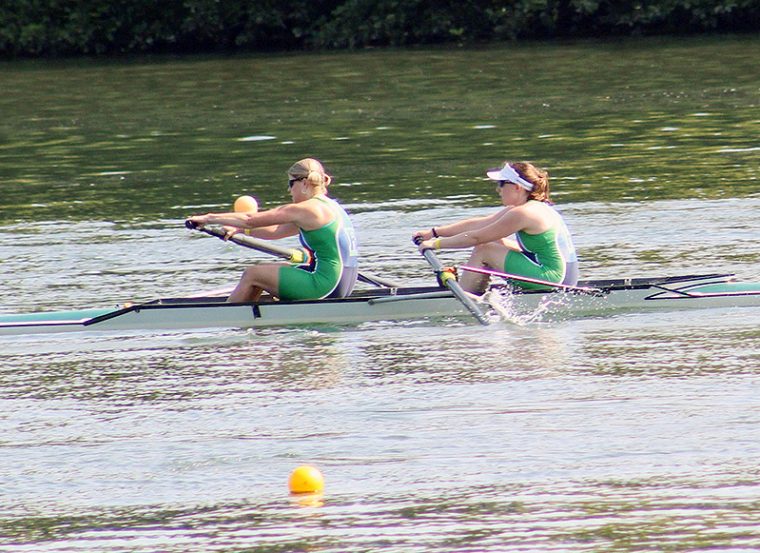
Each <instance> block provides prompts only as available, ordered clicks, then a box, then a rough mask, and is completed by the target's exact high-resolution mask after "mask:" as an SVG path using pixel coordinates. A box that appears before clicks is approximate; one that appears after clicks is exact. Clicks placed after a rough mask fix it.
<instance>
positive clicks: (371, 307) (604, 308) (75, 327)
mask: <svg viewBox="0 0 760 553" xmlns="http://www.w3.org/2000/svg"><path fill="white" fill-rule="evenodd" d="M731 277H732V275H722V274H710V275H690V276H677V277H663V278H638V279H619V280H591V281H583V282H580V283H579V285H578V287H574V288H573V289H570V290H567V289H564V290H563V289H552V290H543V291H520V290H514V291H511V292H509V293H505V291H506V290H508V288H507V287H505V286H504V285H495V286H493V287H492V289H491V297H492V298H493V297H498V299H499V302H500V303H501V304H502V305H503V304H504V303H506V304H508V305H509V307H510V310H511V311H513V312H515V313H520V312H524V313H531V312H535V310H537V309H541V310H542V312H547V313H550V314H551V315H552V316H555V315H556V316H559V317H563V316H589V315H592V316H593V315H603V314H608V313H610V312H615V311H648V310H663V309H664V310H676V309H705V308H718V307H724V308H733V307H760V282H750V283H746V282H745V283H742V282H735V281H733V280H732V278H731ZM482 307H483V310H484V311H487V310H488V305H482ZM468 315H471V313H470V312H469V311H468V309H467V308H466V307H465V306H464V305H463V303H462V302H461V301H460V299H459V298H457V297H456V296H455V295H454V294H453V293H452V291H451V290H449V289H446V288H442V287H416V288H384V289H373V290H360V291H356V292H355V293H354V294H352V295H351V296H350V297H348V298H343V299H325V300H316V301H296V302H285V301H271V300H270V301H260V302H257V303H241V304H230V303H225V301H224V298H219V297H188V298H171V299H159V300H154V301H151V302H147V303H141V304H135V305H132V304H125V305H121V306H117V307H115V308H101V309H86V310H78V311H56V312H36V313H26V314H11V315H0V335H18V334H32V333H52V332H71V331H101V330H102V331H124V330H140V329H144V330H155V329H180V330H181V329H193V328H255V327H265V326H282V325H320V324H356V323H361V322H365V321H382V320H390V321H394V320H409V319H425V318H436V317H458V316H468Z"/></svg>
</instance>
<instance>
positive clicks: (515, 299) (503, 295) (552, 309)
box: [482, 286, 572, 326]
mask: <svg viewBox="0 0 760 553" xmlns="http://www.w3.org/2000/svg"><path fill="white" fill-rule="evenodd" d="M524 297H525V296H524V295H523V294H520V293H515V291H514V289H513V288H511V287H509V286H504V287H499V288H492V289H490V290H488V291H487V292H486V293H485V294H484V295H483V299H482V301H483V302H484V303H486V304H488V306H489V307H490V308H491V309H492V311H493V312H495V313H496V315H497V317H498V319H499V320H501V321H503V322H508V323H512V324H516V325H519V326H526V325H530V324H536V323H545V322H549V321H552V320H556V318H557V313H560V312H563V311H565V310H566V309H567V306H568V305H569V303H570V301H571V299H572V298H571V295H570V294H565V293H563V292H556V293H551V294H544V295H543V297H542V298H541V300H539V302H538V304H537V305H535V306H532V305H527V304H526V302H525V301H522V300H521V298H524Z"/></svg>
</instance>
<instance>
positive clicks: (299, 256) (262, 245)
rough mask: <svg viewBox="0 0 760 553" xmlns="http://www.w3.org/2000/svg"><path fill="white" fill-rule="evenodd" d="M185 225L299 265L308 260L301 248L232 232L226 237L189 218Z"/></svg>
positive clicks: (224, 233) (218, 231) (222, 233)
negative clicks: (286, 246)
mask: <svg viewBox="0 0 760 553" xmlns="http://www.w3.org/2000/svg"><path fill="white" fill-rule="evenodd" d="M185 226H186V227H187V228H189V229H190V230H199V231H201V232H205V233H206V234H208V235H210V236H215V237H216V238H221V239H222V240H229V241H230V242H234V243H235V244H238V245H239V246H244V247H246V248H251V249H252V250H256V251H260V252H262V253H268V254H269V255H274V256H276V257H279V258H281V259H285V260H287V261H289V262H290V263H294V264H296V265H301V264H303V263H308V262H309V257H308V254H307V253H306V252H304V251H303V250H298V249H294V248H282V247H280V246H276V245H274V244H268V243H266V242H263V241H261V240H256V239H255V238H251V237H250V236H246V235H240V234H233V235H232V236H230V237H228V236H227V233H226V232H222V231H220V230H216V229H210V228H206V227H204V226H201V225H199V224H197V223H195V222H193V221H191V220H190V219H187V220H186V221H185Z"/></svg>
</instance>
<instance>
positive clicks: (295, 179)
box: [288, 177, 306, 189]
mask: <svg viewBox="0 0 760 553" xmlns="http://www.w3.org/2000/svg"><path fill="white" fill-rule="evenodd" d="M305 178H306V177H296V178H294V179H289V180H288V189H290V188H293V185H294V184H295V183H297V182H298V181H299V180H303V179H305Z"/></svg>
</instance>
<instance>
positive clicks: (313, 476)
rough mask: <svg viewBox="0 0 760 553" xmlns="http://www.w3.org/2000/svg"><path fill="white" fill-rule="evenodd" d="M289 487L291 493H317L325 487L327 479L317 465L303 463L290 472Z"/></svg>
mask: <svg viewBox="0 0 760 553" xmlns="http://www.w3.org/2000/svg"><path fill="white" fill-rule="evenodd" d="M288 487H289V488H290V493H317V492H321V491H322V490H324V489H325V479H324V477H323V476H322V473H321V472H319V469H317V468H316V467H312V466H310V465H301V466H300V467H297V468H296V469H294V470H293V472H291V473H290V478H289V479H288Z"/></svg>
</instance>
